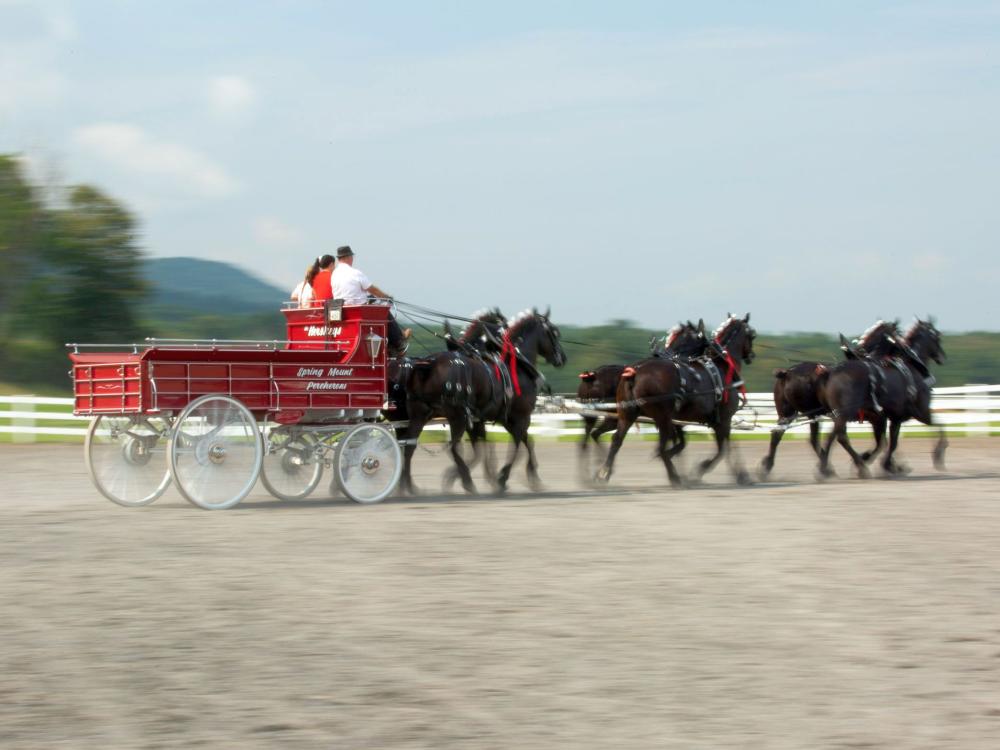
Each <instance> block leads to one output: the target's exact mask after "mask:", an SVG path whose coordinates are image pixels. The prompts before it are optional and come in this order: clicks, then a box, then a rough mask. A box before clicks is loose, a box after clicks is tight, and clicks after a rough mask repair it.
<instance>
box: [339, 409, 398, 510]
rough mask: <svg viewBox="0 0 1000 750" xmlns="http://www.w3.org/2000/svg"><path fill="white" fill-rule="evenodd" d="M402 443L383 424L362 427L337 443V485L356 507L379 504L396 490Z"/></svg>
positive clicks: (357, 427)
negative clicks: (357, 504)
mask: <svg viewBox="0 0 1000 750" xmlns="http://www.w3.org/2000/svg"><path fill="white" fill-rule="evenodd" d="M402 459H403V457H402V453H401V451H400V450H399V443H398V442H396V436H395V435H394V434H393V433H392V431H391V430H389V429H387V428H386V427H385V426H383V425H380V424H370V423H365V424H359V425H357V426H355V427H352V428H351V429H350V430H348V432H347V434H345V435H344V436H343V437H342V438H340V440H339V441H338V442H337V452H336V454H335V455H334V459H333V471H334V474H335V477H336V480H337V484H339V485H340V488H341V489H342V490H343V491H344V494H345V495H347V496H348V497H349V498H351V500H353V501H355V502H357V503H377V502H379V501H380V500H383V499H385V497H386V496H387V495H388V494H389V493H390V492H392V491H393V490H394V489H395V488H396V484H397V483H398V482H399V475H400V474H401V473H402V471H403V460H402Z"/></svg>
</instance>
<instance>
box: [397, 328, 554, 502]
mask: <svg viewBox="0 0 1000 750" xmlns="http://www.w3.org/2000/svg"><path fill="white" fill-rule="evenodd" d="M559 337H560V333H559V329H558V327H557V326H555V325H554V324H553V323H552V322H551V321H550V320H549V313H548V311H546V312H545V313H539V312H538V311H537V310H532V311H530V312H525V313H522V314H521V315H519V316H518V317H517V318H516V319H515V320H514V321H513V322H512V323H511V325H510V327H509V328H508V329H507V330H506V331H504V333H503V337H502V341H501V351H500V352H499V353H497V355H496V356H495V357H490V356H488V355H486V354H484V355H480V354H472V353H466V352H463V351H448V352H440V353H438V354H434V355H431V356H429V357H425V358H422V359H416V360H413V362H412V365H411V367H410V373H409V376H408V379H407V382H406V395H407V399H406V404H407V414H408V417H409V425H408V427H407V433H406V443H407V444H406V447H405V450H404V463H403V476H402V478H401V480H400V486H401V488H402V489H403V491H406V492H411V493H412V492H413V491H414V486H413V478H412V474H411V471H410V469H411V463H412V460H413V453H414V451H415V450H416V446H417V440H418V439H419V437H420V433H421V432H422V431H423V429H424V426H425V425H426V424H427V422H429V421H430V420H431V419H434V418H435V417H444V418H445V419H447V420H448V424H449V427H450V429H451V441H450V446H449V447H450V451H451V455H452V458H453V459H454V461H455V467H456V469H457V471H458V475H459V478H460V479H461V482H462V486H463V487H464V488H465V490H466V491H467V492H475V491H476V487H475V484H474V483H473V481H472V475H471V473H470V472H469V467H468V465H467V464H466V462H465V460H464V458H463V457H462V453H461V441H462V436H463V435H464V434H465V432H466V430H469V431H470V434H471V435H472V436H473V437H474V438H475V437H476V436H480V437H482V436H485V424H486V423H488V422H495V423H499V424H502V425H503V426H504V427H505V428H506V430H507V431H508V432H509V433H510V435H511V437H512V438H513V441H514V443H513V450H512V452H511V455H510V457H509V459H508V461H507V463H506V464H505V465H504V466H503V467H502V468H501V469H500V471H499V473H498V474H497V485H498V487H499V488H500V489H501V490H503V489H505V488H506V485H507V481H508V480H509V478H510V472H511V468H512V467H513V464H514V461H515V460H516V459H517V455H518V452H519V450H520V447H521V445H522V444H524V445H525V447H526V448H527V451H528V479H529V481H530V482H531V483H532V484H533V485H534V484H537V483H538V464H537V461H536V460H535V451H534V447H533V446H532V442H531V438H530V437H529V435H528V427H529V425H530V424H531V415H532V412H533V411H534V408H535V401H536V399H537V397H538V392H539V389H540V387H541V385H542V384H543V382H544V378H543V377H542V375H541V373H540V372H539V371H538V370H537V369H536V367H535V363H536V362H537V360H538V357H539V356H540V357H542V358H543V359H545V361H547V362H548V363H549V364H551V365H553V366H554V367H562V366H563V365H565V364H566V355H565V353H564V352H563V349H562V345H561V344H560V341H559ZM479 442H480V441H478V440H474V441H473V450H477V446H478V444H479Z"/></svg>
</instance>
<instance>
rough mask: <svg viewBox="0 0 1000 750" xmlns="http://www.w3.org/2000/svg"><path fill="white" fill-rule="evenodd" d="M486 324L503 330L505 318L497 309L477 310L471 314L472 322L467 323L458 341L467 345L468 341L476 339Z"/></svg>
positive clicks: (505, 324)
mask: <svg viewBox="0 0 1000 750" xmlns="http://www.w3.org/2000/svg"><path fill="white" fill-rule="evenodd" d="M486 324H492V325H496V326H498V327H499V328H505V327H506V326H507V318H505V317H504V315H503V313H502V312H500V308H499V307H493V308H484V309H482V310H478V311H476V312H475V313H473V314H472V322H471V323H469V324H468V325H467V326H466V327H465V330H463V331H462V334H461V336H459V340H460V341H462V342H463V343H468V342H469V341H471V340H473V339H475V338H477V337H478V336H479V335H480V333H481V331H482V329H483V328H484V327H485V326H486Z"/></svg>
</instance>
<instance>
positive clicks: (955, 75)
mask: <svg viewBox="0 0 1000 750" xmlns="http://www.w3.org/2000/svg"><path fill="white" fill-rule="evenodd" d="M998 62H1000V55H998V53H997V50H996V49H995V48H994V47H990V46H985V45H963V46H939V47H930V48H924V49H917V50H910V51H903V52H881V53H873V54H863V55H856V56H853V57H848V58H846V59H844V60H841V61H839V62H836V63H833V64H830V65H825V66H821V67H817V68H813V69H812V70H807V71H805V72H803V73H800V74H798V75H796V76H794V78H795V79H798V80H800V81H803V82H805V83H806V84H809V85H811V86H813V87H815V88H817V89H820V90H824V91H892V92H897V91H899V90H900V89H902V88H904V87H913V86H920V87H923V86H927V85H928V84H929V83H930V84H933V85H939V84H940V81H941V80H944V81H946V82H948V83H949V84H950V85H952V86H953V85H954V83H953V82H954V81H956V80H960V77H961V76H967V74H968V73H969V72H971V71H989V70H992V69H993V68H995V67H996V65H997V63H998Z"/></svg>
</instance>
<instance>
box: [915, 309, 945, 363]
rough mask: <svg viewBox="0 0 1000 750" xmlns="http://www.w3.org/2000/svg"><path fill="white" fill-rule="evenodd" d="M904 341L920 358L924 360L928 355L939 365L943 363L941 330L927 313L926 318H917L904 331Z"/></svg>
mask: <svg viewBox="0 0 1000 750" xmlns="http://www.w3.org/2000/svg"><path fill="white" fill-rule="evenodd" d="M905 341H906V343H907V344H908V345H909V346H910V348H911V349H913V351H914V352H915V353H916V355H917V356H918V357H920V359H923V360H926V359H927V358H928V357H929V358H930V359H933V360H934V361H935V362H937V363H938V364H939V365H943V364H944V360H945V353H944V347H942V346H941V332H940V331H938V329H937V326H935V325H934V318H933V317H932V316H930V315H928V316H927V320H921V319H920V318H917V319H916V321H914V323H913V325H912V326H910V330H909V331H907V332H906V338H905Z"/></svg>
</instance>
